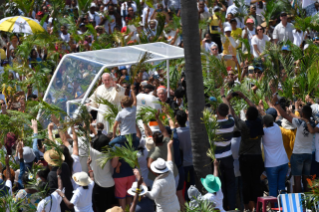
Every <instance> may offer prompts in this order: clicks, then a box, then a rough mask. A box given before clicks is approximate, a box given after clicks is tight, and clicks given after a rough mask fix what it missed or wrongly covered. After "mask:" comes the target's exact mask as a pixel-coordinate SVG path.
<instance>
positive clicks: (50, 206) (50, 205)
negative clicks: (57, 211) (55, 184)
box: [50, 194, 52, 212]
mask: <svg viewBox="0 0 319 212" xmlns="http://www.w3.org/2000/svg"><path fill="white" fill-rule="evenodd" d="M50 198H51V204H50V212H51V209H52V194H50Z"/></svg>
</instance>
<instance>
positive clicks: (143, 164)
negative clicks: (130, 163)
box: [137, 138, 153, 187]
mask: <svg viewBox="0 0 319 212" xmlns="http://www.w3.org/2000/svg"><path fill="white" fill-rule="evenodd" d="M143 141H144V143H145V139H144V138H142V139H141V141H140V145H141V143H142V142H143ZM143 147H144V149H143V152H141V151H139V152H138V153H137V154H138V156H139V157H138V164H139V165H140V170H141V175H142V177H143V180H144V182H145V184H146V185H147V186H148V187H152V184H153V181H152V180H150V179H148V172H149V169H148V167H147V157H148V151H147V149H146V148H145V145H143Z"/></svg>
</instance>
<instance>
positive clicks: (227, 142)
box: [214, 115, 235, 159]
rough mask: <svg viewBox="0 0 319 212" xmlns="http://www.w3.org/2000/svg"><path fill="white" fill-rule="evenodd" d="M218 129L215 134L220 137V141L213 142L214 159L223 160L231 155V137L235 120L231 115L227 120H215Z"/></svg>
mask: <svg viewBox="0 0 319 212" xmlns="http://www.w3.org/2000/svg"><path fill="white" fill-rule="evenodd" d="M217 122H218V124H219V129H217V130H216V134H217V135H219V136H220V140H218V141H214V143H215V146H216V148H215V157H216V158H217V159H220V158H225V157H228V156H230V155H232V151H231V139H232V137H233V132H234V126H235V120H234V118H233V117H232V116H231V115H228V118H226V119H221V120H217Z"/></svg>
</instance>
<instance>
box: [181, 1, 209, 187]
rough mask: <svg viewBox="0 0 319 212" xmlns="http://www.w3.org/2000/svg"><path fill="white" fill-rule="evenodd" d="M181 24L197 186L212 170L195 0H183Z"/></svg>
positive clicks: (199, 185)
mask: <svg viewBox="0 0 319 212" xmlns="http://www.w3.org/2000/svg"><path fill="white" fill-rule="evenodd" d="M181 15H182V26H183V42H184V50H185V75H186V86H187V87H186V92H187V100H188V110H189V123H190V132H191V139H192V151H193V165H194V169H195V172H196V176H197V177H196V179H197V182H196V186H197V188H201V187H202V185H201V183H200V181H199V179H200V178H203V177H205V176H206V175H207V174H211V173H212V170H211V166H210V163H211V160H210V159H209V157H208V156H207V155H206V152H207V150H208V149H209V143H208V136H207V133H206V129H205V125H204V124H203V121H202V120H201V118H202V117H203V110H204V107H205V98H204V85H203V75H202V65H201V56H200V38H199V30H198V11H197V1H196V0H182V9H181Z"/></svg>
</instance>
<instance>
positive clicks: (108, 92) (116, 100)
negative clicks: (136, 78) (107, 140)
mask: <svg viewBox="0 0 319 212" xmlns="http://www.w3.org/2000/svg"><path fill="white" fill-rule="evenodd" d="M102 83H103V84H102V85H100V86H99V87H97V89H96V90H95V91H94V93H93V94H92V96H91V97H90V100H91V102H90V103H89V106H93V107H96V108H98V109H99V110H98V114H97V118H96V122H97V123H98V122H101V123H103V124H104V127H105V128H104V129H105V130H106V132H109V127H110V126H109V123H108V122H107V121H105V120H104V113H105V112H107V111H108V110H109V108H108V106H107V105H103V104H98V103H96V100H98V99H99V98H103V99H106V100H107V101H109V102H110V103H112V104H114V105H117V106H118V107H120V106H121V100H122V99H123V97H124V96H125V95H124V93H125V89H124V88H123V87H121V86H120V85H118V84H116V83H115V82H114V81H113V78H112V76H111V75H110V74H108V73H104V74H103V75H102Z"/></svg>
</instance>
